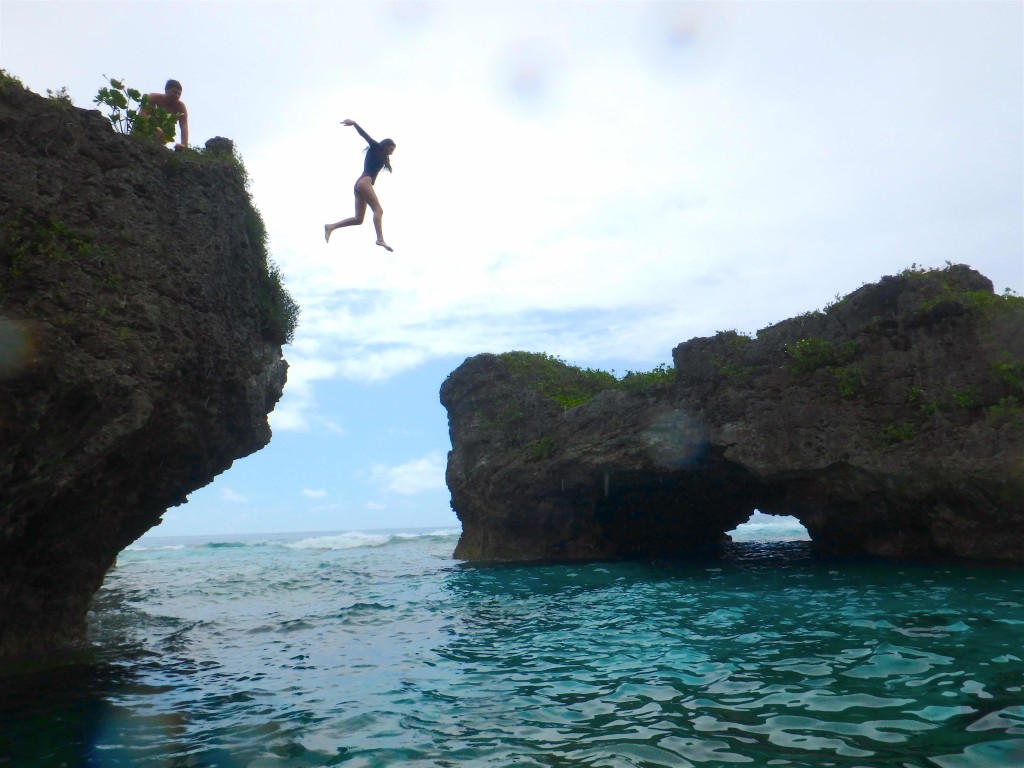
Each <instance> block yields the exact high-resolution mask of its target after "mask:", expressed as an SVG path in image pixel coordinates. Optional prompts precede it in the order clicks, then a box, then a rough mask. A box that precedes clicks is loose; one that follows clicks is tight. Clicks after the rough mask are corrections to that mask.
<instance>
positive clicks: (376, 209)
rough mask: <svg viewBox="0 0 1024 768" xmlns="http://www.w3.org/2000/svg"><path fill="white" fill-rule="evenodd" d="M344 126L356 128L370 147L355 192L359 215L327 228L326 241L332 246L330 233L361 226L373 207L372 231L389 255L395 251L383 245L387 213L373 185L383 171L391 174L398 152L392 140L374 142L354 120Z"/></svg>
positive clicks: (325, 225) (326, 226)
mask: <svg viewBox="0 0 1024 768" xmlns="http://www.w3.org/2000/svg"><path fill="white" fill-rule="evenodd" d="M341 124H342V125H351V126H353V127H354V128H355V129H356V130H357V131H359V135H360V136H362V137H363V138H364V139H366V143H367V144H369V145H370V146H368V147H367V148H366V162H365V163H364V164H363V175H362V176H360V177H359V178H358V179H356V185H355V186H354V187H353V188H352V191H353V192H354V193H355V196H356V215H355V216H352V217H351V218H348V219H342V220H341V221H336V222H335V223H334V224H324V240H326V241H327V242H330V240H331V232H333V231H334V230H336V229H338V228H340V227H351V226H353V225H355V224H362V223H363V216H365V215H366V206H370V210H371V211H373V228H374V229H376V230H377V245H379V246H380V247H381V248H384V249H386V250H389V251H390V250H393V249H392V248H391V246H390V245H388V244H387V243H385V242H384V234H383V232H381V218H382V217H383V216H384V209H383V208H381V207H380V201H379V200H378V199H377V193H376V192H374V191H373V183H374V182H375V181H376V180H377V174H378V173H380V169H381V168H387V169H388V172H390V171H391V153H392V152H394V151H395V142H393V141H392V140H391V139H384V140H383V141H374V140H373V139H371V138H370V137H369V135H367V133H366V131H364V130H363V129H362V128H360V127H359V125H358V124H357V123H356V122H355V120H342V121H341Z"/></svg>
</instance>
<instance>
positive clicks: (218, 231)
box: [0, 82, 287, 658]
mask: <svg viewBox="0 0 1024 768" xmlns="http://www.w3.org/2000/svg"><path fill="white" fill-rule="evenodd" d="M0 168H2V172H0V658H3V657H9V656H12V655H14V654H19V653H22V652H25V651H34V652H40V651H45V650H47V649H48V648H51V647H53V646H58V645H62V644H66V643H69V642H74V641H76V640H79V639H81V638H82V636H83V633H84V629H85V618H86V612H87V610H88V606H89V602H90V599H91V597H92V595H93V593H94V592H95V590H96V589H97V588H98V587H99V586H100V584H101V583H102V579H103V576H104V574H105V573H106V571H107V569H108V568H109V567H110V566H111V564H112V563H113V562H114V559H115V558H116V556H117V553H118V552H119V551H120V550H122V549H123V548H124V547H126V546H127V545H128V544H130V543H131V542H132V541H134V540H135V539H136V538H137V537H138V536H140V535H141V534H142V533H144V532H145V531H146V530H147V529H149V528H150V527H152V526H153V525H155V524H157V523H158V522H159V520H160V516H161V515H162V514H163V513H164V511H165V510H166V509H167V508H168V507H171V506H173V505H176V504H180V503H182V502H183V501H185V497H186V495H187V494H188V493H190V492H191V491H193V490H195V489H197V488H199V487H201V486H203V485H206V484H207V483H209V482H210V481H211V480H212V479H213V477H214V476H215V475H217V474H219V473H220V472H222V471H224V470H225V469H227V468H228V467H229V466H230V465H231V463H232V461H233V460H234V459H236V458H239V457H242V456H245V455H247V454H250V453H252V452H254V451H256V450H259V449H260V448H261V447H263V446H264V445H266V443H267V442H268V441H269V440H270V428H269V426H268V424H267V414H268V413H269V412H270V411H271V410H272V409H273V407H274V405H275V403H276V402H277V400H278V398H279V397H280V396H281V392H282V388H283V386H284V382H285V374H286V368H287V365H286V363H285V362H284V360H283V359H282V356H281V343H282V339H281V338H280V332H279V331H280V329H279V328H277V330H275V329H274V324H273V322H271V319H270V318H268V316H267V306H266V302H265V299H266V298H267V297H266V292H265V289H266V287H267V286H266V279H265V275H266V269H265V266H264V259H265V254H264V253H263V252H262V250H261V248H260V247H259V245H258V243H257V242H256V240H258V238H259V235H260V233H259V231H257V230H254V227H255V226H257V224H258V222H257V219H258V215H257V214H255V212H254V211H253V210H252V208H251V205H250V202H249V198H248V193H247V192H246V190H245V185H244V181H243V179H242V176H241V174H240V173H239V169H238V167H237V166H236V165H234V164H232V163H230V162H216V161H214V160H212V159H210V158H201V157H198V156H196V155H193V154H182V153H173V152H170V151H168V150H166V149H164V148H163V147H161V146H158V145H154V144H148V143H144V142H142V141H139V140H136V139H134V138H132V137H126V136H122V135H119V134H116V133H114V132H113V131H112V130H111V127H110V124H109V123H108V122H107V120H106V119H105V118H104V117H103V116H102V115H100V113H99V112H95V111H86V110H82V109H76V108H74V107H70V106H62V105H61V104H59V103H56V102H53V101H50V100H47V99H44V98H41V97H39V96H36V95H34V94H32V93H30V92H28V91H25V90H23V89H21V88H20V87H18V86H16V85H14V84H12V83H10V82H6V83H0ZM254 216H255V217H256V218H255V219H254Z"/></svg>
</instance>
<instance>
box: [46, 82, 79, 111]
mask: <svg viewBox="0 0 1024 768" xmlns="http://www.w3.org/2000/svg"><path fill="white" fill-rule="evenodd" d="M46 98H48V99H49V100H50V103H51V104H55V105H56V106H57V107H59V108H60V109H71V107H72V106H73V104H72V103H71V94H70V93H68V89H67V87H66V86H64V87H62V88H60V89H59V90H56V91H54V90H51V89H49V88H47V89H46Z"/></svg>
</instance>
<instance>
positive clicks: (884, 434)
mask: <svg viewBox="0 0 1024 768" xmlns="http://www.w3.org/2000/svg"><path fill="white" fill-rule="evenodd" d="M915 437H917V431H916V430H915V429H914V427H913V425H911V424H890V425H888V426H885V427H882V430H881V432H880V433H879V439H880V440H881V442H882V443H883V444H884V445H895V444H896V443H903V442H906V441H907V440H913V439H914V438H915Z"/></svg>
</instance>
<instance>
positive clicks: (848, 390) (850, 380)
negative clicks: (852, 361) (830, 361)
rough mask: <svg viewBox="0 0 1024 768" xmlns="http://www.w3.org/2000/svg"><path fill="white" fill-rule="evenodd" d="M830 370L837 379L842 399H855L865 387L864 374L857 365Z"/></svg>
mask: <svg viewBox="0 0 1024 768" xmlns="http://www.w3.org/2000/svg"><path fill="white" fill-rule="evenodd" d="M829 370H830V371H831V372H832V376H833V377H835V380H836V385H837V386H838V387H839V395H840V396H841V397H853V396H854V395H856V394H857V392H859V391H860V388H861V387H862V386H863V385H864V372H863V371H862V370H861V369H860V368H858V367H857V366H855V365H848V366H846V367H844V368H830V369H829Z"/></svg>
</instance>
